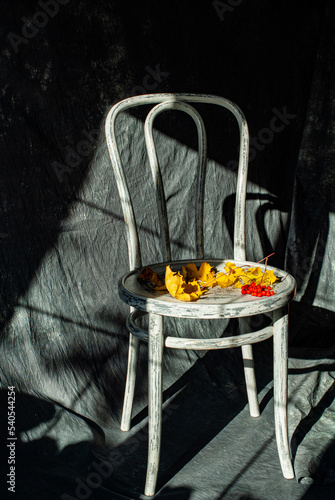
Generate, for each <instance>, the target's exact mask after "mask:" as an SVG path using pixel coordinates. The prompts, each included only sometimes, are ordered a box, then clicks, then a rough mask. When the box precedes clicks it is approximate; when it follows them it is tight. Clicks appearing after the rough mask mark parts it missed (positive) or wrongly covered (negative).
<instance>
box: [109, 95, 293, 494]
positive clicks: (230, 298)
mask: <svg viewBox="0 0 335 500" xmlns="http://www.w3.org/2000/svg"><path fill="white" fill-rule="evenodd" d="M191 103H207V104H208V105H217V106H222V107H223V108H226V109H228V110H229V111H231V113H232V114H233V115H234V117H235V118H236V120H237V122H238V126H239V131H240V145H239V148H240V149H239V167H238V173H237V186H236V205H235V206H236V208H235V222H234V256H233V257H234V259H233V262H235V263H236V264H237V265H243V264H248V262H247V261H246V251H245V199H246V183H247V169H248V153H249V133H248V126H247V123H246V120H245V117H244V115H243V113H242V112H241V110H240V109H239V108H238V106H236V105H235V104H234V103H232V102H231V101H229V100H227V99H224V98H222V97H216V96H212V95H197V94H148V95H141V96H136V97H130V98H128V99H124V100H122V101H120V102H119V103H117V104H115V105H114V106H113V107H112V108H111V110H110V111H109V113H108V116H107V118H106V124H105V125H106V129H105V130H106V140H107V145H108V151H109V154H110V159H111V163H112V166H113V170H114V175H115V178H116V182H117V187H118V190H119V195H120V199H121V202H122V209H123V214H124V219H125V222H126V225H127V236H128V249H129V265H130V272H128V273H127V274H126V275H124V276H123V277H122V278H121V279H120V281H119V295H120V297H121V299H122V300H123V301H125V302H126V303H127V304H128V305H129V306H130V311H131V313H130V316H129V318H128V329H129V331H130V342H129V357H128V372H127V380H126V389H125V398H124V406H123V413H122V422H121V429H122V430H124V431H127V430H129V428H130V424H131V411H132V404H133V398H134V388H135V379H136V366H137V359H138V351H139V340H140V339H141V340H145V341H148V384H149V389H148V392H149V394H148V414H149V437H148V440H149V441H148V443H149V444H148V463H147V476H146V484H145V494H146V495H147V496H152V495H154V494H155V489H156V481H157V474H158V467H159V455H160V437H161V420H162V419H161V415H162V355H163V346H165V347H170V348H178V349H179V348H181V349H194V350H198V349H204V350H208V349H226V348H230V347H237V346H241V348H242V356H243V360H244V372H245V379H246V388H247V396H248V402H249V410H250V414H251V416H253V417H257V416H259V406H258V399H257V388H256V381H255V373H254V367H253V355H252V344H253V343H256V342H260V341H262V340H265V339H268V338H269V337H271V336H273V349H274V356H273V358H274V366H273V371H274V416H275V431H276V439H277V447H278V454H279V459H280V464H281V468H282V472H283V476H284V477H285V478H287V479H291V478H293V477H294V472H293V467H292V462H291V458H290V447H289V440H288V427H287V345H288V340H287V335H288V303H289V302H290V301H291V300H292V299H293V298H294V294H295V281H294V279H293V278H292V276H290V275H288V274H287V273H286V272H284V271H282V270H280V269H277V268H270V269H274V271H275V274H276V275H277V276H278V277H280V278H282V281H281V282H280V283H279V284H278V285H276V293H275V295H273V296H271V297H262V298H258V297H254V296H251V295H242V294H241V293H240V291H239V290H234V289H230V290H229V293H227V292H222V293H221V292H220V291H219V292H217V291H215V292H214V291H211V292H209V293H208V294H205V295H203V296H201V297H200V299H199V300H197V301H196V302H181V301H178V300H177V299H175V298H173V297H172V296H170V295H169V294H161V293H157V292H155V291H152V292H151V291H150V290H148V289H147V288H145V287H143V286H142V285H141V284H140V283H139V282H138V280H137V278H138V276H139V274H140V272H141V267H142V261H141V252H140V246H139V239H138V233H137V228H136V222H135V216H134V211H133V205H132V202H131V196H130V193H129V189H128V186H127V182H126V178H125V173H124V170H123V167H122V163H121V159H120V154H119V150H118V145H117V142H116V118H117V116H118V115H119V113H120V112H122V111H125V110H128V109H129V108H132V107H134V106H140V105H145V104H146V105H148V104H150V105H152V106H151V111H150V112H149V113H148V115H147V118H146V120H145V126H144V133H145V141H146V147H147V152H148V156H149V162H150V167H151V171H152V177H153V184H154V189H155V192H156V199H157V205H158V213H159V217H160V231H161V235H160V237H161V245H162V249H163V250H164V251H165V256H166V262H164V263H159V264H153V265H152V266H150V267H151V268H152V269H154V270H156V271H157V272H158V274H161V275H162V274H163V275H164V270H165V266H166V264H170V263H171V250H170V240H169V230H168V221H167V212H166V205H165V199H164V191H163V187H162V178H161V173H160V168H159V163H158V159H157V154H156V149H155V145H154V140H153V132H152V128H153V122H154V119H155V117H156V116H157V115H158V114H159V113H161V112H163V111H165V110H169V109H174V110H180V111H183V112H186V113H187V114H188V115H190V116H191V117H192V118H193V120H194V122H195V124H196V127H197V131H198V153H199V154H198V158H199V159H198V176H197V193H196V196H197V202H196V207H197V211H196V235H197V238H196V255H197V257H198V258H197V260H194V261H193V262H195V263H196V264H198V265H200V263H201V262H203V261H204V238H203V204H204V187H203V186H204V178H205V169H206V161H207V152H206V149H207V148H206V133H205V128H204V123H203V120H202V118H201V116H200V114H199V112H198V111H197V110H196V109H195V108H194V107H193V106H191ZM219 257H221V256H219ZM230 260H231V259H230ZM187 262H190V261H187ZM208 262H210V263H211V264H212V265H213V266H215V267H216V268H217V269H218V270H220V269H222V268H223V266H224V263H225V261H224V259H222V258H220V259H218V260H209V261H208ZM249 264H254V265H255V263H250V262H249ZM182 265H185V262H181V261H179V262H172V266H173V269H174V270H175V269H178V268H181V266H182ZM214 290H215V289H214ZM263 313H264V314H267V315H268V316H270V317H271V318H272V323H271V325H270V326H267V327H266V328H263V329H261V330H259V331H257V332H246V333H241V334H240V335H237V336H232V337H223V338H219V339H218V338H213V339H189V338H187V339H181V338H177V337H171V336H164V331H163V319H164V316H173V317H176V318H198V319H213V318H247V317H249V316H253V315H257V314H263ZM144 314H149V327H148V332H146V331H144V330H143V329H142V328H140V327H139V326H138V322H137V319H138V318H139V317H140V316H141V315H144ZM243 321H244V320H241V323H243Z"/></svg>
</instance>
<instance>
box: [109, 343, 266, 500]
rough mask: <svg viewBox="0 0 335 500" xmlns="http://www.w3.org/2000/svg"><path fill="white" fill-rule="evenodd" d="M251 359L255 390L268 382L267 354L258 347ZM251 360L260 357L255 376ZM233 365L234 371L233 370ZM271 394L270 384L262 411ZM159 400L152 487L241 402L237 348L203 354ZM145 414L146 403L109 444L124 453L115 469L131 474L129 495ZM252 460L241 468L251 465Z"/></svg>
mask: <svg viewBox="0 0 335 500" xmlns="http://www.w3.org/2000/svg"><path fill="white" fill-rule="evenodd" d="M264 344H265V342H264ZM257 358H259V360H258V359H257ZM255 360H256V377H257V380H258V381H259V383H258V386H259V387H258V389H259V391H260V390H262V389H263V388H264V387H265V386H266V385H267V384H268V383H269V382H270V381H271V378H272V374H271V370H272V359H271V357H269V359H268V360H267V362H266V363H264V351H262V352H260V353H259V355H258V356H257V355H256V356H255ZM257 361H260V362H262V361H263V367H261V368H260V372H261V376H260V373H258V370H257ZM264 364H266V366H265V368H264ZM238 365H240V370H238V369H237V367H238ZM265 372H268V375H267V376H264V373H265ZM271 394H272V392H271V389H270V390H269V391H268V393H267V394H265V396H264V397H263V399H262V401H261V405H260V406H261V410H262V411H263V410H264V408H265V406H266V405H267V403H268V402H269V400H270V399H271ZM163 399H164V404H163V417H162V418H163V425H162V450H161V458H160V469H159V475H158V486H157V489H158V490H159V489H160V488H164V485H166V484H168V482H169V481H170V480H171V479H172V478H173V477H174V476H175V475H176V474H177V473H178V472H179V471H181V470H182V469H183V467H185V466H186V465H187V464H188V463H189V462H190V461H192V459H193V458H194V457H195V456H196V455H197V454H198V453H199V452H200V451H201V450H202V449H203V448H204V447H206V445H208V443H209V442H211V441H212V440H213V438H215V436H217V434H219V433H220V432H221V431H222V430H223V429H224V428H225V427H226V426H227V425H228V424H229V422H231V421H232V420H233V419H234V418H235V417H236V416H237V415H238V414H239V413H241V412H242V410H243V409H244V408H245V407H246V405H247V396H246V390H245V382H244V375H243V364H242V359H241V354H240V350H239V349H232V350H223V351H211V352H209V353H207V354H206V355H205V356H204V357H203V358H200V359H199V360H198V361H197V362H196V363H195V364H194V365H193V366H192V367H191V368H190V369H189V370H188V372H186V373H185V374H184V375H183V376H182V377H180V378H179V379H178V380H177V381H176V382H175V383H174V384H173V385H172V386H171V387H169V389H167V390H166V391H164V394H163ZM146 417H147V408H144V409H143V410H142V411H141V412H139V413H138V414H137V415H136V417H134V418H133V420H132V429H134V427H137V429H136V430H134V431H130V436H129V438H128V439H126V441H124V442H123V443H122V444H120V445H118V446H117V447H116V448H115V449H116V450H117V451H118V452H119V453H120V454H122V456H124V457H125V465H124V469H123V471H121V473H122V475H123V476H124V478H128V481H130V478H131V482H132V484H133V487H134V490H133V491H134V494H136V493H137V495H140V494H141V492H142V491H143V488H144V480H145V466H146V460H147V432H148V430H147V420H146ZM265 446H267V444H265ZM259 453H262V449H260V450H257V452H256V454H255V457H256V455H257V456H258V455H259ZM255 457H253V459H252V460H254V459H255ZM252 460H251V461H250V463H248V465H247V467H249V466H251V465H252ZM123 488H124V485H122V479H121V483H120V492H121V493H122V492H125V491H124V490H123ZM163 491H165V490H164V489H163V490H162V492H163ZM162 492H160V493H158V494H157V495H158V496H157V498H164V496H162V497H161V496H160V495H161V494H162ZM136 498H137V497H136ZM181 498H182V497H181Z"/></svg>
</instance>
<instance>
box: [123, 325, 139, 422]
mask: <svg viewBox="0 0 335 500" xmlns="http://www.w3.org/2000/svg"><path fill="white" fill-rule="evenodd" d="M139 343H140V339H139V338H137V337H135V335H133V334H132V333H129V348H128V366H127V378H126V386H125V392H124V399H123V409H122V417H121V430H122V431H129V429H130V426H131V412H132V409H133V401H134V392H135V383H136V371H137V364H138V355H139Z"/></svg>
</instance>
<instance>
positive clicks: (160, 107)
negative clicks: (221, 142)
mask: <svg viewBox="0 0 335 500" xmlns="http://www.w3.org/2000/svg"><path fill="white" fill-rule="evenodd" d="M190 103H206V104H214V105H217V106H221V107H223V108H225V109H227V110H229V111H230V112H231V113H232V114H233V115H234V117H235V118H236V120H237V123H238V126H239V133H240V139H239V162H238V173H237V185H236V202H235V221H234V259H236V260H245V259H246V255H245V199H246V184H247V170H248V155H249V132H248V126H247V122H246V119H245V117H244V115H243V113H242V111H241V110H240V108H239V107H238V106H237V105H236V104H234V103H233V102H231V101H229V100H228V99H224V98H223V97H217V96H214V95H198V94H147V95H140V96H135V97H130V98H128V99H124V100H122V101H120V102H118V103H117V104H115V105H114V106H113V107H112V108H111V110H110V111H109V113H108V115H107V118H106V123H105V132H106V140H107V146H108V151H109V155H110V159H111V163H112V166H113V170H114V175H115V178H116V183H117V188H118V191H119V195H120V199H121V204H122V210H123V215H124V219H125V222H126V226H127V240H128V251H129V266H130V270H133V269H135V268H138V267H141V265H142V259H141V251H140V245H139V238H138V230H137V226H136V220H135V214H134V208H133V204H132V200H131V195H130V192H129V188H128V184H127V180H126V177H125V172H124V169H123V166H122V162H121V158H120V153H119V148H118V144H117V140H116V118H117V116H118V115H119V114H120V113H121V112H123V111H126V110H128V109H130V108H133V107H137V106H141V105H145V104H146V105H148V104H152V105H153V107H152V109H151V111H150V112H149V113H148V115H147V118H146V120H145V125H144V134H145V143H146V149H147V153H148V157H149V163H150V168H151V173H152V178H153V182H154V188H155V195H156V200H157V205H158V214H159V224H160V238H161V245H162V250H163V252H164V257H165V260H167V261H170V260H171V247H170V234H169V223H168V217H167V210H166V201H165V197H164V189H163V183H162V176H161V170H160V166H159V161H158V158H157V151H156V147H155V143H154V138H153V124H154V120H155V118H156V116H157V115H159V114H160V113H162V112H163V111H166V110H172V109H174V110H179V111H183V112H185V113H187V114H188V115H189V116H191V118H192V119H193V121H194V122H195V124H196V127H197V132H198V169H197V183H196V184H197V188H196V191H197V192H196V196H195V207H196V226H195V227H196V256H197V258H200V259H203V258H204V236H203V212H204V184H205V173H206V163H207V140H206V131H205V126H204V122H203V120H202V118H201V116H200V114H199V112H198V111H197V110H196V109H195V108H194V107H193V106H192V105H191V104H190Z"/></svg>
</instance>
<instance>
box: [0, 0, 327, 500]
mask: <svg viewBox="0 0 335 500" xmlns="http://www.w3.org/2000/svg"><path fill="white" fill-rule="evenodd" d="M0 14H1V15H0V19H1V35H2V42H3V44H2V48H1V65H0V74H1V100H0V113H1V118H2V130H1V137H0V141H1V176H0V190H1V206H0V216H1V227H0V278H1V280H0V288H1V295H0V300H1V308H0V321H1V336H0V353H1V357H0V359H1V363H0V384H1V386H0V396H1V406H0V414H1V416H0V419H1V443H0V447H1V460H2V461H1V469H0V473H1V484H0V488H1V498H6V495H7V494H9V495H10V494H11V493H10V492H9V491H8V485H6V474H7V473H8V467H9V464H8V449H7V448H6V437H7V433H8V425H7V413H8V392H7V387H8V386H15V393H16V410H15V412H16V433H17V437H18V441H17V444H16V454H17V457H16V498H20V499H21V498H22V499H23V498H24V499H25V500H30V499H32V500H37V499H45V498H48V499H62V500H65V499H69V498H78V499H80V498H94V499H98V500H104V499H105V498H106V499H107V498H109V499H111V498H113V499H116V500H118V499H120V500H121V499H124V498H131V499H133V498H136V499H137V498H141V496H140V493H141V491H143V484H144V475H145V463H146V447H147V435H146V420H145V417H146V390H147V376H146V348H145V346H143V349H142V351H141V357H140V365H139V370H138V384H137V388H136V402H135V408H134V415H136V416H135V419H134V428H133V429H132V430H131V431H130V433H129V434H124V433H121V432H120V431H119V419H120V413H121V407H122V399H123V389H124V380H125V371H126V363H127V347H128V334H127V332H126V328H125V318H126V315H127V311H128V309H127V307H126V306H125V305H124V304H123V303H122V302H121V301H120V300H119V298H118V294H117V280H118V278H119V277H120V276H121V275H122V274H123V273H124V272H126V271H127V269H128V256H127V248H126V239H125V228H124V221H123V215H122V212H121V208H120V201H119V197H118V194H117V190H116V185H115V181H114V178H113V175H112V171H111V166H110V163H109V158H108V153H107V148H106V143H105V138H104V133H103V125H104V119H105V117H106V114H107V112H108V110H109V109H110V107H111V105H112V104H113V103H115V102H116V101H118V100H120V99H122V98H124V97H128V96H130V95H134V94H136V93H145V92H194V93H197V92H198V93H209V94H216V95H221V96H223V97H227V98H229V99H231V100H232V101H234V102H236V103H237V104H238V105H239V106H240V107H241V109H242V110H243V111H244V113H245V115H246V118H247V121H248V123H249V128H250V135H251V149H250V164H249V182H248V194H247V233H246V237H247V256H248V258H249V259H250V260H255V261H258V260H260V259H261V258H263V257H265V256H266V255H268V254H270V253H272V252H275V255H274V256H273V257H271V261H270V263H271V264H273V265H277V266H279V267H281V268H285V269H287V270H288V271H290V272H291V273H292V274H293V275H294V276H295V277H296V279H297V284H298V293H297V298H296V300H295V302H294V303H293V304H292V307H291V322H290V349H291V350H290V360H289V425H290V438H291V444H292V452H293V458H294V467H295V472H296V479H295V480H293V481H286V480H284V479H283V478H282V475H281V470H280V466H279V461H278V456H277V450H276V444H275V439H274V434H273V432H274V429H273V401H272V392H271V391H272V385H271V384H272V382H271V381H272V368H271V356H272V354H271V353H272V351H271V343H270V342H265V343H264V345H257V346H256V347H255V358H256V365H257V380H258V387H259V393H260V400H261V409H262V415H261V417H260V419H251V417H249V416H248V408H247V406H246V395H245V388H244V381H243V373H242V366H241V359H240V353H239V351H238V350H233V351H227V352H225V351H222V352H219V351H218V352H211V353H207V354H205V353H202V354H201V353H196V352H185V351H177V352H172V351H167V352H166V353H165V360H164V363H165V375H164V386H165V389H166V392H165V399H166V403H165V407H164V425H163V450H162V460H161V472H160V475H159V486H160V487H161V488H162V489H161V492H160V493H159V494H158V495H157V498H162V499H163V498H176V499H191V500H200V499H202V500H213V499H214V498H215V499H219V498H225V499H226V498H227V499H238V498H239V499H242V498H244V499H247V498H248V499H256V498H257V499H262V500H268V499H269V498H274V499H278V500H279V499H280V500H281V499H283V498H290V499H305V500H307V499H314V498H315V499H316V498H333V495H334V474H335V471H334V463H335V461H334V428H335V425H334V424H335V422H334V402H333V400H334V373H335V372H334V337H333V335H334V321H333V320H334V312H335V309H334V303H335V302H334V279H333V275H334V243H333V234H332V231H333V230H334V220H333V214H334V210H333V206H334V196H333V193H334V186H335V179H334V172H333V170H334V166H333V159H334V154H333V149H334V146H333V140H332V139H333V134H332V132H333V129H334V124H333V121H334V119H333V114H334V97H333V88H334V69H333V67H334V64H333V62H334V60H333V59H334V39H333V37H334V33H333V31H334V7H333V4H332V2H331V1H330V0H328V1H326V0H323V1H321V2H318V3H316V2H306V1H302V0H298V1H296V2H289V1H284V2H280V4H279V3H277V2H269V1H267V2H266V1H264V0H250V1H249V2H244V1H240V2H238V1H236V2H233V1H232V0H231V1H230V0H227V1H226V2H217V1H213V2H177V1H172V2H153V1H149V0H146V1H145V2H136V3H135V2H134V3H133V2H127V1H125V2H116V1H115V2H114V1H111V2H102V1H101V0H100V1H95V2H94V1H93V0H68V1H65V0H64V1H62V2H61V1H58V0H50V1H49V2H48V1H46V0H45V1H43V0H42V1H41V2H34V1H25V2H23V1H16V2H3V3H2V5H1V6H0ZM199 110H200V108H199ZM201 110H203V112H204V119H205V124H206V126H207V130H208V136H209V163H208V177H207V183H206V198H207V201H208V203H207V205H206V212H205V240H206V258H210V257H227V258H229V257H231V256H232V255H231V252H232V228H233V225H232V214H233V208H234V183H235V180H236V159H237V154H238V151H237V147H236V135H237V134H236V125H235V124H234V122H233V120H232V119H231V118H229V117H228V115H227V114H226V113H224V112H222V113H220V114H219V115H215V114H214V112H213V111H212V110H208V109H203V108H201ZM156 137H157V143H158V149H159V151H160V154H161V156H162V158H163V161H162V169H163V175H164V178H165V179H166V196H167V199H168V210H169V214H170V215H171V219H172V220H173V223H172V225H171V233H172V243H173V253H174V256H175V257H176V258H186V259H187V258H189V257H192V256H193V254H192V248H193V241H194V221H193V216H194V206H193V204H192V188H193V187H194V177H193V175H194V159H195V150H196V135H195V130H193V127H192V126H191V124H190V121H189V119H188V118H187V117H180V116H179V115H177V114H175V113H167V115H166V116H165V117H163V116H162V117H160V118H159V120H157V132H156ZM119 139H120V144H121V153H122V156H123V158H124V160H125V162H126V164H127V171H128V173H129V182H130V185H131V191H132V192H133V194H134V204H135V207H136V208H137V222H138V225H139V231H140V240H141V244H142V249H143V255H144V264H147V263H150V262H152V261H153V260H155V259H160V249H159V242H158V236H159V230H158V223H157V219H156V216H155V208H154V198H153V196H152V194H151V190H150V177H149V167H148V161H147V157H146V153H145V148H144V143H143V112H142V111H138V112H132V113H126V114H125V115H124V116H123V117H122V118H121V119H120V123H119ZM182 209H184V210H182ZM263 321H264V319H263V318H258V319H256V320H255V324H254V326H255V327H259V326H260V325H261V323H262V322H263ZM256 323H257V324H256ZM167 326H168V328H169V329H170V330H173V331H174V333H175V334H176V335H180V336H181V335H183V336H184V335H189V336H191V335H194V334H195V333H196V334H197V335H202V336H204V337H206V336H209V335H213V331H214V335H217V336H221V335H223V334H224V333H227V332H228V333H229V332H235V331H236V325H235V323H234V322H230V323H229V324H228V323H227V322H210V323H208V324H207V323H206V324H205V323H204V324H201V325H199V324H195V323H194V322H192V321H186V322H175V321H172V320H171V321H168V325H167ZM199 326H200V327H199ZM106 457H107V458H108V460H107V462H106ZM104 460H105V462H103V461H104ZM101 461H102V462H101ZM101 463H103V464H104V465H101ZM92 474H96V475H95V476H94V475H92ZM270 493H271V495H270ZM9 498H10V497H9Z"/></svg>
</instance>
